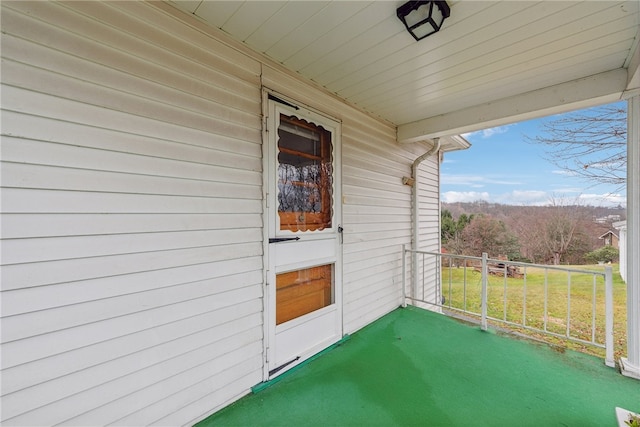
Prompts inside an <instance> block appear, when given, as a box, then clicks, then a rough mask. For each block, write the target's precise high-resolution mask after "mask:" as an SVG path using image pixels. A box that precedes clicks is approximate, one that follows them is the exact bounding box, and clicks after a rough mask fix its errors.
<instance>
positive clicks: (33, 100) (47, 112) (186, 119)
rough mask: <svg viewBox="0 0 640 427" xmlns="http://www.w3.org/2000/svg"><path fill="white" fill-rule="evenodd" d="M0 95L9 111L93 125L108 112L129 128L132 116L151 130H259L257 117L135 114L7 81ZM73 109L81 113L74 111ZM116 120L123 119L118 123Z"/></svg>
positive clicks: (253, 135) (248, 135) (245, 135)
mask: <svg viewBox="0 0 640 427" xmlns="http://www.w3.org/2000/svg"><path fill="white" fill-rule="evenodd" d="M2 95H3V99H4V100H3V102H7V103H8V104H9V105H11V106H12V108H8V109H9V110H11V111H18V112H25V113H26V112H29V110H31V112H32V113H35V114H37V115H44V116H47V117H53V118H56V119H59V120H65V121H73V120H74V119H75V118H77V117H82V118H84V119H89V120H87V122H90V123H91V124H93V125H96V126H100V125H101V123H102V124H103V123H104V121H105V120H109V119H110V117H109V116H112V120H114V122H115V123H113V125H112V126H114V128H116V129H123V128H124V129H127V128H128V129H131V128H132V126H131V125H132V123H134V122H135V120H134V118H137V119H138V121H140V122H144V123H146V124H147V127H148V128H151V129H149V131H150V132H153V128H158V127H159V128H162V127H167V126H171V125H177V126H179V127H186V128H191V129H197V130H201V131H205V132H213V133H219V134H222V135H226V136H237V137H240V138H242V139H247V140H259V136H258V135H259V134H260V129H259V126H260V121H259V118H258V117H256V118H255V122H252V123H246V124H245V125H244V126H243V125H239V124H237V123H232V122H228V121H225V120H218V119H216V118H214V117H210V116H206V115H200V116H195V115H193V114H184V113H183V112H182V111H180V112H178V111H168V112H167V113H166V114H164V113H162V114H161V113H159V112H158V114H159V116H158V117H153V116H150V115H142V114H140V113H141V112H143V111H145V110H146V108H147V106H144V107H140V108H141V109H138V110H136V111H137V114H129V113H127V112H126V111H122V110H120V109H118V108H110V107H111V106H106V107H104V106H102V105H99V104H90V103H85V102H82V101H76V100H71V99H67V98H60V97H56V96H52V95H48V94H44V93H39V92H33V91H31V90H27V89H23V88H19V87H17V86H9V85H4V86H3V88H2ZM96 96H97V97H99V96H100V95H99V94H96ZM123 102H124V103H125V104H126V100H123ZM33 105H37V107H36V108H34V107H33ZM33 110H38V111H33ZM74 112H75V113H82V114H74ZM92 113H93V114H92ZM145 114H146V113H145ZM125 118H128V119H129V120H128V121H127V122H128V124H125V123H124V122H125V120H124V119H125ZM181 118H182V119H181ZM118 119H119V120H118ZM119 121H122V122H123V123H118V122H119ZM247 125H249V126H247ZM251 125H253V126H251ZM158 136H161V135H158Z"/></svg>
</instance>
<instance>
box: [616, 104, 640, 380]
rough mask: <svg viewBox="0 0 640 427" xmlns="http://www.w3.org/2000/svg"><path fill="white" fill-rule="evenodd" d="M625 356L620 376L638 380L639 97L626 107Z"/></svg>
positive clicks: (639, 322)
mask: <svg viewBox="0 0 640 427" xmlns="http://www.w3.org/2000/svg"><path fill="white" fill-rule="evenodd" d="M626 243H627V265H626V268H627V357H626V358H624V357H623V358H621V359H620V365H621V371H622V374H623V375H625V376H628V377H632V378H637V379H640V263H638V257H639V256H640V96H638V95H636V96H634V97H631V98H629V101H628V107H627V242H626Z"/></svg>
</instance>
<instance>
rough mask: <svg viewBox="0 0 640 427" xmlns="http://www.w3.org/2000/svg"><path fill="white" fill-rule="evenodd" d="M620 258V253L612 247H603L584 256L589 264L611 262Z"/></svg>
mask: <svg viewBox="0 0 640 427" xmlns="http://www.w3.org/2000/svg"><path fill="white" fill-rule="evenodd" d="M619 256H620V251H618V249H616V248H614V247H613V246H603V247H601V248H600V249H596V250H595V251H591V252H589V253H588V254H586V255H585V259H586V260H587V261H589V262H594V261H595V262H613V261H615V260H616V259H618V257H619Z"/></svg>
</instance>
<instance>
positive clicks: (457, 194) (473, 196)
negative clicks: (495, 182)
mask: <svg viewBox="0 0 640 427" xmlns="http://www.w3.org/2000/svg"><path fill="white" fill-rule="evenodd" d="M489 199H490V196H489V193H487V192H486V191H483V192H477V191H446V192H444V193H442V201H443V202H446V203H457V202H475V201H478V200H486V201H489Z"/></svg>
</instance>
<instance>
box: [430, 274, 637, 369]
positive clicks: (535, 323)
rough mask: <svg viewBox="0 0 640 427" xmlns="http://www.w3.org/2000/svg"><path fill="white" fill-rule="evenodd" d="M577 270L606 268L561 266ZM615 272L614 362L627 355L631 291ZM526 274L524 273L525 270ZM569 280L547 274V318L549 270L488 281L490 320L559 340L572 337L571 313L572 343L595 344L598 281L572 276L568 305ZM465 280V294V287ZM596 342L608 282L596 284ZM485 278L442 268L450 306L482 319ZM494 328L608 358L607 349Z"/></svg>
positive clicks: (601, 334)
mask: <svg viewBox="0 0 640 427" xmlns="http://www.w3.org/2000/svg"><path fill="white" fill-rule="evenodd" d="M562 267H567V268H573V269H576V270H590V271H599V272H604V266H602V265H580V266H562ZM612 267H613V310H614V356H615V358H616V360H617V359H618V358H619V357H621V356H624V355H625V354H626V346H627V339H626V330H627V326H626V315H627V305H626V301H627V300H626V298H627V290H626V284H625V283H624V282H623V281H622V278H621V277H620V274H619V266H618V264H614V265H612ZM521 272H523V273H524V272H525V271H524V269H523V268H522V267H521ZM568 276H569V275H568V274H567V273H566V272H562V271H556V270H552V269H548V270H547V275H546V283H547V285H546V292H547V296H548V298H547V301H548V302H547V307H546V313H547V315H546V318H545V303H544V295H545V269H544V268H538V267H527V269H526V276H525V278H510V277H507V278H504V277H502V276H492V275H489V283H488V296H487V298H488V304H487V315H488V316H489V317H493V318H497V319H501V320H506V321H510V322H517V323H521V324H522V323H523V322H524V324H525V325H527V326H529V327H534V328H537V329H544V327H545V322H546V329H547V330H548V331H550V332H554V333H557V334H563V335H564V334H565V333H566V332H567V313H568V312H569V311H570V313H571V315H570V316H569V326H568V329H569V334H570V336H571V337H573V338H579V339H583V340H591V336H592V333H593V331H592V328H591V325H592V317H593V310H592V308H593V305H594V292H593V289H594V281H593V278H592V277H593V276H591V275H588V274H578V273H571V275H570V276H571V277H570V280H571V286H570V289H571V290H570V292H571V301H570V302H569V301H568V298H567V295H568V288H569V286H567V283H568V281H569V277H568ZM465 279H466V283H467V286H466V289H465V288H464V286H463V283H464V282H465ZM595 288H596V291H595V307H596V310H595V324H596V328H595V338H596V341H597V342H599V343H604V333H605V332H604V331H605V329H604V328H605V304H604V279H602V278H598V279H597V280H596V283H595ZM480 292H481V275H480V273H479V272H478V271H475V270H474V269H473V268H472V267H466V268H465V267H451V268H449V267H446V266H443V267H442V294H443V296H444V297H445V299H446V302H445V306H447V307H448V306H449V305H450V306H451V307H454V308H457V309H465V310H467V311H470V312H475V313H480V310H481V308H480ZM491 323H494V324H495V325H497V326H500V327H503V328H505V327H506V328H508V329H511V330H514V331H516V332H521V333H524V334H526V335H528V336H533V337H535V338H537V339H541V340H544V341H546V342H549V343H552V344H556V345H560V346H561V347H568V348H572V349H576V350H580V351H583V352H586V353H589V354H593V355H596V356H599V357H604V349H601V348H598V347H594V346H591V345H583V344H581V343H575V342H570V343H567V342H566V341H565V340H563V339H559V338H555V337H553V336H550V335H546V334H537V333H535V332H532V331H529V330H525V329H523V328H517V327H514V326H505V324H502V323H496V322H491Z"/></svg>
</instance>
